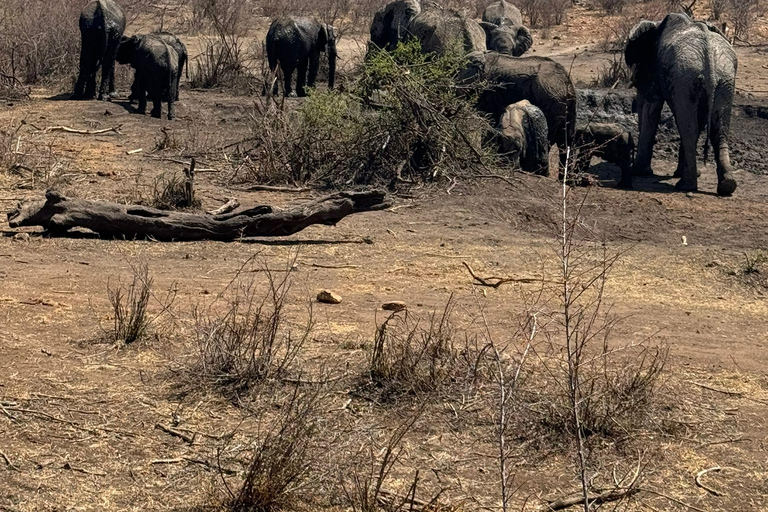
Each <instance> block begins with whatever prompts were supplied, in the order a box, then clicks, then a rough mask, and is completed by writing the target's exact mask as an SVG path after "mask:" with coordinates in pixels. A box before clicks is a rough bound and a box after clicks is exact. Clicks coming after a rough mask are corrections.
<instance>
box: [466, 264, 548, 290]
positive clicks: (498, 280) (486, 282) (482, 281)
mask: <svg viewBox="0 0 768 512" xmlns="http://www.w3.org/2000/svg"><path fill="white" fill-rule="evenodd" d="M461 264H462V265H464V266H465V267H466V268H467V271H468V272H469V275H471V276H472V279H474V280H475V281H477V282H475V283H472V284H474V285H477V286H488V287H490V288H498V287H499V286H501V285H503V284H505V283H524V284H530V283H540V282H542V279H537V278H533V277H480V276H478V275H477V274H476V273H475V271H474V270H472V267H470V266H469V263H467V262H466V261H462V262H461ZM491 281H495V282H491Z"/></svg>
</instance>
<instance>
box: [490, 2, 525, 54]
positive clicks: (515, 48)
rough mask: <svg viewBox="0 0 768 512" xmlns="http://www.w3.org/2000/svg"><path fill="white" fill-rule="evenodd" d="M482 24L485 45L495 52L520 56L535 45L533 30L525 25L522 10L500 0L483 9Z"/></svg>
mask: <svg viewBox="0 0 768 512" xmlns="http://www.w3.org/2000/svg"><path fill="white" fill-rule="evenodd" d="M482 19H483V21H482V23H480V26H482V27H483V30H485V35H486V39H485V45H486V47H487V48H488V49H489V50H493V51H494V52H499V53H506V54H508V55H513V56H515V57H519V56H520V55H523V54H524V53H525V52H527V51H528V49H529V48H530V47H531V46H532V45H533V36H531V31H530V30H528V28H527V27H525V26H524V25H523V17H522V15H521V14H520V10H519V9H518V8H517V7H515V6H514V5H512V4H510V3H508V2H505V1H504V0H500V1H498V2H494V3H492V4H491V5H489V6H488V7H486V8H485V10H484V11H483V18H482Z"/></svg>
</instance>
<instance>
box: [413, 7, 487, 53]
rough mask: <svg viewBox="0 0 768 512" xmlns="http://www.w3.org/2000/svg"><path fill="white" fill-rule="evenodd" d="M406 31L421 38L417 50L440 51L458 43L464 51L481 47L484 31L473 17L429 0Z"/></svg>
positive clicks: (426, 51) (482, 46)
mask: <svg viewBox="0 0 768 512" xmlns="http://www.w3.org/2000/svg"><path fill="white" fill-rule="evenodd" d="M408 34H409V35H411V36H413V37H416V38H417V39H418V40H419V41H420V42H421V51H422V52H424V53H436V54H438V55H443V54H445V52H446V51H447V50H450V49H452V48H453V46H454V45H458V47H459V48H461V49H462V50H463V51H464V52H466V53H471V52H474V51H484V50H485V49H486V47H485V39H486V36H485V31H484V30H483V28H482V27H481V26H480V24H479V23H478V22H476V21H475V20H472V19H469V18H467V17H465V16H464V15H462V14H461V13H459V12H457V11H454V10H452V9H444V8H442V7H440V6H438V5H437V4H435V3H433V2H430V3H428V4H425V5H423V6H422V10H421V12H420V13H419V14H418V15H417V16H416V17H414V18H413V19H412V20H411V22H410V23H409V24H408Z"/></svg>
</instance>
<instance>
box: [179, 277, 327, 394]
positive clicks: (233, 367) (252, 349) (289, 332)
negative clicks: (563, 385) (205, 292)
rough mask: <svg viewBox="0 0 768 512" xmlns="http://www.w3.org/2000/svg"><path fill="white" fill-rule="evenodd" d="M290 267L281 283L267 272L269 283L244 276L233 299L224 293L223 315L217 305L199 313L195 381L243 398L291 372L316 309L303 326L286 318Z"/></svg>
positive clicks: (238, 279) (231, 292) (231, 294)
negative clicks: (246, 278) (243, 394)
mask: <svg viewBox="0 0 768 512" xmlns="http://www.w3.org/2000/svg"><path fill="white" fill-rule="evenodd" d="M290 268H291V267H290V266H289V267H288V268H287V269H286V272H285V275H284V276H283V277H281V278H277V277H276V276H275V275H274V274H273V273H272V272H271V271H269V270H268V269H267V268H266V267H265V268H264V269H263V270H264V272H263V273H262V275H263V276H264V277H265V281H266V282H263V283H259V282H258V281H256V280H255V279H250V280H242V279H241V277H240V275H238V276H237V277H236V278H235V280H233V283H232V285H231V287H233V288H234V289H228V290H226V291H225V293H226V294H227V295H228V297H227V296H224V293H223V294H222V299H223V300H225V301H226V304H225V306H224V308H223V311H221V312H218V313H217V312H216V311H214V308H215V306H216V304H212V305H211V306H209V307H208V308H206V310H205V311H202V310H199V309H198V310H196V311H195V314H194V324H195V326H194V332H195V339H194V343H195V349H196V355H195V363H194V364H193V367H192V369H191V372H190V375H191V376H192V377H193V378H194V379H195V381H197V382H201V383H202V384H205V385H208V386H212V387H214V388H217V389H219V390H221V391H222V392H224V393H225V394H226V395H229V396H237V395H239V394H241V393H244V392H247V391H249V390H250V389H252V388H253V387H254V386H256V385H257V384H259V383H263V382H265V381H269V380H271V379H275V378H278V377H281V376H284V375H286V374H287V373H288V371H289V370H290V369H291V368H292V366H293V364H294V362H295V361H296V358H297V357H298V356H299V354H300V352H301V350H302V347H303V346H304V344H305V342H306V341H307V340H308V339H309V338H310V336H311V334H312V330H313V326H314V323H313V320H312V311H311V307H310V309H309V312H308V314H307V318H306V320H305V321H304V323H302V324H301V325H299V326H297V327H293V326H292V325H291V324H290V322H289V321H288V319H287V318H286V317H285V307H286V300H287V299H288V296H289V292H290V289H291V279H290V275H289V270H290ZM264 285H265V286H266V290H264V289H263V287H262V286H264Z"/></svg>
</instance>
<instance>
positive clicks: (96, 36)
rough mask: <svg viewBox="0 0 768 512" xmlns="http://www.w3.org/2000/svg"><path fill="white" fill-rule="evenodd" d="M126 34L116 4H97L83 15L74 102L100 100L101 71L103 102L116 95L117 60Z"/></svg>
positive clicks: (105, 1) (101, 0) (106, 1)
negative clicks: (99, 74) (97, 98)
mask: <svg viewBox="0 0 768 512" xmlns="http://www.w3.org/2000/svg"><path fill="white" fill-rule="evenodd" d="M124 31H125V14H123V10H122V9H121V8H120V6H119V5H118V4H117V3H116V2H114V1H113V0H97V1H95V2H91V3H89V4H88V5H86V6H85V7H84V8H83V10H82V12H81V13H80V72H79V74H78V77H77V83H76V84H75V92H74V94H73V95H72V97H73V99H92V98H93V97H94V96H96V73H97V72H98V71H99V68H101V87H100V88H99V99H100V100H102V99H105V97H106V98H107V99H109V97H110V95H112V94H113V93H114V92H115V56H116V55H117V48H118V46H120V38H121V37H123V32H124Z"/></svg>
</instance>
